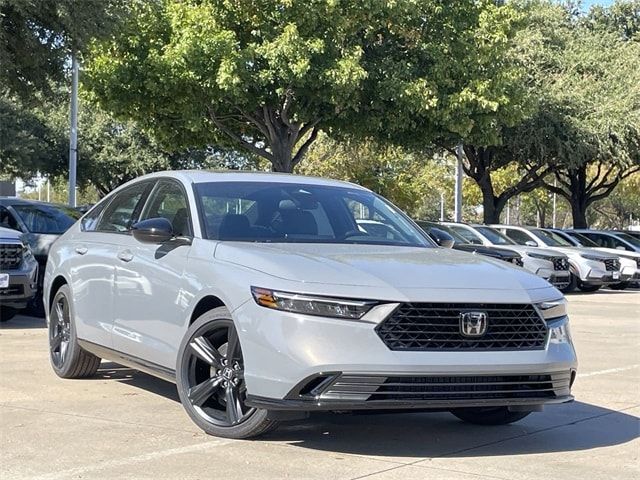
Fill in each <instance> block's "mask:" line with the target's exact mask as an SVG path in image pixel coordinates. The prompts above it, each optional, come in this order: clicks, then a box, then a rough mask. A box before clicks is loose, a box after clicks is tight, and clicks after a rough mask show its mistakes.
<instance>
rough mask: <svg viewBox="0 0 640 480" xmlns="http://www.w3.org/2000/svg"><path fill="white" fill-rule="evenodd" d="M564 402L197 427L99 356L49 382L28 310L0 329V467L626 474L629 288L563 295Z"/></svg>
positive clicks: (43, 475) (634, 395)
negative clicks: (248, 432)
mask: <svg viewBox="0 0 640 480" xmlns="http://www.w3.org/2000/svg"><path fill="white" fill-rule="evenodd" d="M568 299H569V303H570V306H569V308H570V310H569V311H570V314H571V318H572V333H573V336H574V340H575V343H576V348H577V350H578V356H579V360H580V369H579V376H578V380H577V381H576V384H575V385H574V394H575V396H576V402H574V403H573V404H568V405H561V406H556V407H548V408H547V409H546V411H545V412H544V413H543V414H533V415H531V416H529V417H528V418H526V419H525V420H523V421H522V422H520V423H518V424H515V425H511V426H504V427H478V426H473V425H468V424H464V423H462V422H460V421H459V420H457V419H456V418H455V417H453V416H452V415H450V414H447V413H435V414H422V413H414V414H403V415H397V414H388V415H379V416H371V415H341V414H320V415H316V416H313V417H311V419H309V420H308V421H306V422H301V423H296V424H289V425H287V426H284V427H281V428H280V429H279V430H277V431H275V432H273V433H271V434H269V435H267V436H266V437H263V438H262V439H260V440H255V441H234V440H226V439H216V438H214V437H208V436H206V435H204V434H203V433H202V432H201V431H200V430H199V429H198V428H197V427H196V426H195V425H194V424H193V423H192V422H191V421H190V420H189V419H188V417H187V415H186V414H185V413H184V410H183V408H182V407H181V405H180V404H179V401H178V397H177V393H176V390H175V387H174V386H173V385H171V384H169V383H166V382H163V381H162V380H158V379H155V378H153V377H150V376H148V375H145V374H142V373H138V372H135V371H133V370H130V369H128V368H124V367H120V366H118V365H115V364H112V363H104V362H103V365H102V368H101V370H100V371H99V374H98V376H97V377H96V378H94V379H90V380H61V379H59V378H57V377H56V376H55V375H54V374H53V372H52V371H51V369H50V367H49V361H48V357H47V347H46V330H45V329H44V322H43V321H42V320H41V319H36V318H31V317H24V316H18V317H16V318H15V319H13V320H11V321H9V322H7V323H6V324H3V325H2V327H1V330H0V354H1V356H2V367H0V368H1V370H0V432H1V433H0V438H1V444H2V448H1V449H0V477H1V478H2V479H3V480H7V479H14V478H15V479H23V478H37V479H67V478H105V479H107V478H109V479H113V478H154V479H158V478H189V479H202V478H213V477H215V478H227V479H233V478H238V479H254V478H255V479H271V478H273V479H281V478H294V479H295V478H325V479H328V478H331V479H333V478H341V479H342V478H344V479H356V478H371V479H394V478H402V479H405V480H406V479H409V478H416V479H423V478H429V479H439V478H443V479H444V478H447V479H449V478H460V479H473V478H496V479H525V478H544V477H551V476H555V477H557V478H581V479H584V478H589V479H594V478H603V479H604V478H606V479H611V478H628V479H632V478H639V477H640V459H639V454H640V441H639V440H638V438H639V436H640V421H639V417H640V291H637V290H636V291H629V290H627V291H610V290H604V291H601V292H598V293H595V294H574V295H569V296H568Z"/></svg>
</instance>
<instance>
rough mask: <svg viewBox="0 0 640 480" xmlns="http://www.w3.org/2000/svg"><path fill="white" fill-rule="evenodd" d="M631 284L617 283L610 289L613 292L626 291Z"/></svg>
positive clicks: (610, 286)
mask: <svg viewBox="0 0 640 480" xmlns="http://www.w3.org/2000/svg"><path fill="white" fill-rule="evenodd" d="M630 283H631V282H620V283H616V284H614V285H609V288H610V289H611V290H626V289H627V288H628V287H629V284H630Z"/></svg>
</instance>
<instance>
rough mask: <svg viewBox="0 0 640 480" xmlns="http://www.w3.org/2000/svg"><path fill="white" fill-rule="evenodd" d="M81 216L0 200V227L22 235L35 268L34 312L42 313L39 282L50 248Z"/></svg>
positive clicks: (49, 206) (44, 205) (57, 208)
mask: <svg viewBox="0 0 640 480" xmlns="http://www.w3.org/2000/svg"><path fill="white" fill-rule="evenodd" d="M81 216H82V214H81V213H80V212H78V211H77V210H75V209H73V208H70V207H67V206H64V205H58V204H55V203H47V202H38V201H34V200H24V199H20V198H14V197H0V227H5V228H10V229H13V230H17V231H19V232H22V233H23V236H22V238H23V240H24V241H25V242H26V243H27V244H28V245H29V247H30V248H31V251H32V253H33V255H34V256H35V259H36V261H37V262H38V265H39V266H40V268H39V271H40V277H39V279H38V287H39V292H40V293H39V294H37V295H36V296H35V298H34V300H35V301H36V304H35V307H36V308H35V309H36V311H38V312H39V313H40V314H43V313H44V310H43V307H42V279H43V276H44V269H45V266H46V264H47V255H48V253H49V248H50V247H51V244H52V243H53V242H54V241H55V240H56V239H57V238H58V237H59V236H60V235H61V234H63V233H64V232H65V231H66V230H67V229H68V228H69V227H70V226H71V225H73V224H74V223H75V222H76V220H78V219H79V218H80V217H81Z"/></svg>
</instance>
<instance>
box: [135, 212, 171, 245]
mask: <svg viewBox="0 0 640 480" xmlns="http://www.w3.org/2000/svg"><path fill="white" fill-rule="evenodd" d="M131 233H133V238H135V239H136V240H138V241H139V242H142V243H164V242H168V241H169V240H171V239H172V238H173V227H172V226H171V222H170V221H169V220H167V219H166V218H160V217H159V218H149V219H147V220H142V221H141V222H138V223H136V224H135V225H133V226H132V227H131Z"/></svg>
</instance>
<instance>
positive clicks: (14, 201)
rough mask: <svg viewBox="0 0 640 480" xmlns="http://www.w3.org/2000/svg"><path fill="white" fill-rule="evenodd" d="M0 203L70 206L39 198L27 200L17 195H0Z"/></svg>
mask: <svg viewBox="0 0 640 480" xmlns="http://www.w3.org/2000/svg"><path fill="white" fill-rule="evenodd" d="M0 205H32V206H44V207H65V208H70V207H68V206H67V205H63V204H61V203H51V202H43V201H40V200H29V199H27V198H18V197H0Z"/></svg>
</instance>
